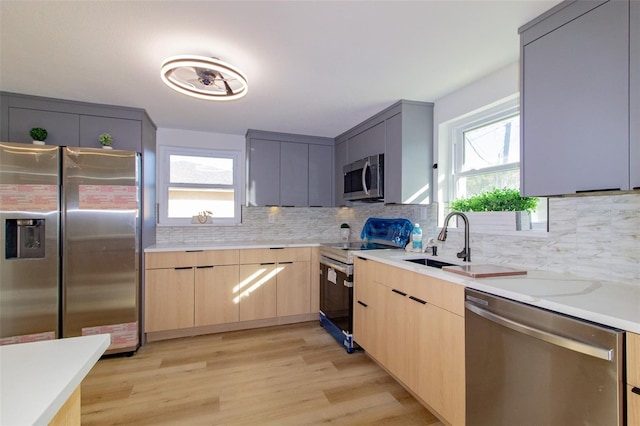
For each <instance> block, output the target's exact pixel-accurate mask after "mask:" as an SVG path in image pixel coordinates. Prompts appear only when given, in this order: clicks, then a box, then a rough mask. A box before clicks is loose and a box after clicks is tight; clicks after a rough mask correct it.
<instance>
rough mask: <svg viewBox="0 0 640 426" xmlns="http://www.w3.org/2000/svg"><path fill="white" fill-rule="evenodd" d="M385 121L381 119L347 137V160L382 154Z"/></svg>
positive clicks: (384, 139)
mask: <svg viewBox="0 0 640 426" xmlns="http://www.w3.org/2000/svg"><path fill="white" fill-rule="evenodd" d="M385 141H386V134H385V123H384V121H381V122H379V123H375V124H374V125H373V126H371V127H369V128H367V129H365V130H363V131H362V132H360V133H358V134H356V135H354V136H352V137H350V138H349V142H348V145H347V147H348V148H347V149H348V153H349V161H350V162H353V161H357V160H360V159H362V158H365V157H369V156H371V155H376V154H383V153H384V150H385Z"/></svg>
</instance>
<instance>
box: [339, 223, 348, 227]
mask: <svg viewBox="0 0 640 426" xmlns="http://www.w3.org/2000/svg"><path fill="white" fill-rule="evenodd" d="M340 228H350V226H349V224H348V223H343V224H342V225H340Z"/></svg>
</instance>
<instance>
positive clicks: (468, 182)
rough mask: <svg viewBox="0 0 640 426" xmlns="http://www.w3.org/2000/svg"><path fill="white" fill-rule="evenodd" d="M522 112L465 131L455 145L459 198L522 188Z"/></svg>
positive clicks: (456, 183) (457, 193)
mask: <svg viewBox="0 0 640 426" xmlns="http://www.w3.org/2000/svg"><path fill="white" fill-rule="evenodd" d="M519 135H520V116H519V115H514V116H511V117H507V118H504V119H501V120H499V121H497V122H494V123H490V124H485V125H482V126H480V127H476V128H472V129H469V130H465V131H462V138H461V139H462V140H461V143H460V144H459V146H457V147H456V153H458V152H459V154H458V155H457V156H456V157H457V158H456V167H455V173H454V180H455V195H456V198H460V197H469V196H472V195H476V194H479V193H481V192H482V191H487V190H492V189H494V188H514V189H518V188H520V142H519V141H520V137H519Z"/></svg>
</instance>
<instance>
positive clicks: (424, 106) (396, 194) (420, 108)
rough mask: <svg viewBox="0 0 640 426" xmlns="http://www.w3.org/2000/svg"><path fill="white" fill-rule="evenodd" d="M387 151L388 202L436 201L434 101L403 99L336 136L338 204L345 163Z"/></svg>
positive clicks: (338, 203) (385, 187)
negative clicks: (434, 195) (433, 181)
mask: <svg viewBox="0 0 640 426" xmlns="http://www.w3.org/2000/svg"><path fill="white" fill-rule="evenodd" d="M375 154H384V156H385V157H384V175H385V176H384V202H385V203H387V204H429V203H431V202H432V201H433V194H432V192H433V185H432V180H433V172H432V168H433V104H432V103H430V102H414V101H407V100H401V101H398V102H396V103H395V104H393V105H391V106H389V107H388V108H386V109H384V110H383V111H381V112H379V113H378V114H376V115H374V116H373V117H371V118H369V119H367V120H365V121H363V122H362V123H360V124H358V125H357V126H355V127H354V128H352V129H350V130H348V131H347V132H345V133H343V134H341V135H339V136H338V137H337V138H336V177H335V179H336V204H337V205H344V204H345V201H344V199H343V198H342V193H343V185H344V183H343V175H344V172H343V169H342V166H344V165H345V164H348V163H351V162H354V161H357V160H360V159H362V158H364V157H367V156H369V155H375Z"/></svg>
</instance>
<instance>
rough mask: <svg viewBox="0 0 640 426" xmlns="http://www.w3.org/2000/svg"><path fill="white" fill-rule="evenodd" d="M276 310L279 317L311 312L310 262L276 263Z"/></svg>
mask: <svg viewBox="0 0 640 426" xmlns="http://www.w3.org/2000/svg"><path fill="white" fill-rule="evenodd" d="M278 268H281V269H280V272H278V275H277V284H276V287H277V297H276V299H277V303H276V311H277V315H278V316H279V317H286V316H289V315H300V314H308V313H310V312H311V286H310V283H311V281H310V278H311V277H310V264H309V261H303V262H281V263H278Z"/></svg>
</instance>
